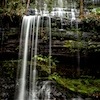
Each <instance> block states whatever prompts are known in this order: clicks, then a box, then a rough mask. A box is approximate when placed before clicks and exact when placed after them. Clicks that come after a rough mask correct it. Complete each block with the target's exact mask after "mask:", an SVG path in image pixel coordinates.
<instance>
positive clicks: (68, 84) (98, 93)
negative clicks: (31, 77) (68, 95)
mask: <svg viewBox="0 0 100 100" xmlns="http://www.w3.org/2000/svg"><path fill="white" fill-rule="evenodd" d="M48 78H49V79H50V80H55V81H56V82H57V83H58V84H59V85H60V86H62V87H64V88H66V90H70V91H72V92H75V93H79V94H82V95H87V96H89V97H96V98H99V97H100V79H93V78H84V79H83V78H79V79H70V78H62V77H61V76H60V75H58V74H57V73H54V74H52V75H50V76H49V77H48Z"/></svg>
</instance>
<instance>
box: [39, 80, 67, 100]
mask: <svg viewBox="0 0 100 100" xmlns="http://www.w3.org/2000/svg"><path fill="white" fill-rule="evenodd" d="M37 91H38V92H37V96H38V98H39V99H40V100H46V99H47V100H48V99H50V100H66V94H65V93H64V92H63V91H61V90H59V89H58V88H57V84H56V83H55V82H53V81H38V82H37Z"/></svg>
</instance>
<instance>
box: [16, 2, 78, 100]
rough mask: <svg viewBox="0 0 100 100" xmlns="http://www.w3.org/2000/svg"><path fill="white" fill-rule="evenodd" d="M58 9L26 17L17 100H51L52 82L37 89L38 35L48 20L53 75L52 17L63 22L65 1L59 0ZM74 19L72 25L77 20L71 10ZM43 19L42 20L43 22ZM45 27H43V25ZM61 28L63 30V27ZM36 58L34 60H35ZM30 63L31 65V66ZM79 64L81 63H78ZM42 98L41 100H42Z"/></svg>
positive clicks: (22, 29) (20, 56)
mask: <svg viewBox="0 0 100 100" xmlns="http://www.w3.org/2000/svg"><path fill="white" fill-rule="evenodd" d="M58 6H59V7H57V8H54V11H52V12H51V13H50V15H49V14H48V11H46V6H45V8H44V11H40V13H39V14H40V15H39V14H37V12H36V14H37V15H29V16H26V15H25V16H24V17H23V21H22V28H21V37H20V50H19V64H18V75H17V86H16V94H17V95H16V96H15V98H16V99H15V100H51V96H50V93H51V86H50V84H49V83H50V81H46V82H44V83H43V84H42V86H41V88H38V87H37V84H36V83H37V82H38V80H37V73H38V71H37V56H38V34H39V28H40V22H42V24H43V21H44V17H46V18H47V19H48V20H47V23H48V24H47V27H48V29H49V30H48V34H49V51H48V52H49V54H48V55H49V73H51V55H52V50H51V46H52V43H51V41H52V38H51V16H57V17H59V18H60V19H61V23H62V21H63V17H65V15H66V13H67V12H65V11H64V9H63V1H62V0H58ZM71 14H72V18H71V23H72V21H73V20H75V13H74V10H73V9H72V10H71ZM41 18H42V20H41ZM42 27H43V25H42ZM61 28H63V27H62V26H61ZM33 57H34V59H33ZM29 62H30V64H29ZM78 62H79V61H78ZM40 98H41V99H40ZM64 100H66V99H64Z"/></svg>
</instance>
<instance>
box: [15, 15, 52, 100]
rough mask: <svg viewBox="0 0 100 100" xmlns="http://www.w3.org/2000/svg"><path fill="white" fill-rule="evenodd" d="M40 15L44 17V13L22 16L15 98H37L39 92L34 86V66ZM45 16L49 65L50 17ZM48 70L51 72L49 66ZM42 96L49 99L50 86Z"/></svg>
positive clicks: (36, 99) (16, 99) (35, 64)
mask: <svg viewBox="0 0 100 100" xmlns="http://www.w3.org/2000/svg"><path fill="white" fill-rule="evenodd" d="M41 17H44V15H43V16H42V15H41V16H24V17H23V22H22V30H21V39H20V51H19V60H20V61H19V65H18V67H19V68H18V75H17V88H16V93H17V95H16V96H15V100H39V98H38V95H39V92H38V90H37V87H36V75H37V68H36V66H37V49H38V32H39V25H40V21H41V20H40V19H41ZM46 17H47V18H48V25H49V26H48V27H49V67H51V60H50V59H51V18H50V17H49V16H46ZM36 20H37V21H36ZM33 51H34V52H33ZM33 57H34V60H33ZM29 62H30V64H29ZM33 63H34V64H33ZM49 71H50V72H51V69H50V68H49ZM43 98H44V99H43V100H50V86H48V88H47V89H46V92H45V97H43Z"/></svg>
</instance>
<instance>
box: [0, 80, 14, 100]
mask: <svg viewBox="0 0 100 100" xmlns="http://www.w3.org/2000/svg"><path fill="white" fill-rule="evenodd" d="M14 92H15V83H14V80H10V79H9V78H0V100H14Z"/></svg>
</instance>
